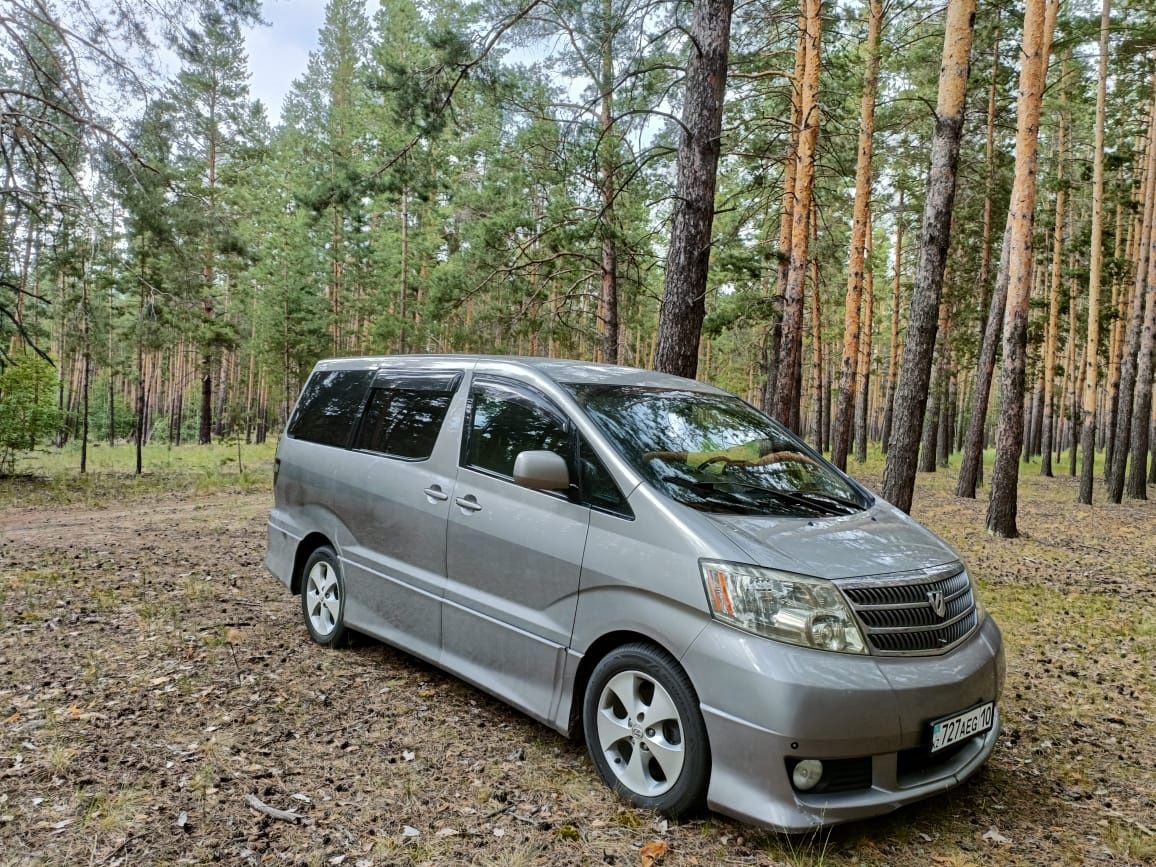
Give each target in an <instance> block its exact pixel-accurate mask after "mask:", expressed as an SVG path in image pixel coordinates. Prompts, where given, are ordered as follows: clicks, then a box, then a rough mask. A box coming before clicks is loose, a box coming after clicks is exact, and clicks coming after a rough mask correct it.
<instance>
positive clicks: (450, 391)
mask: <svg viewBox="0 0 1156 867" xmlns="http://www.w3.org/2000/svg"><path fill="white" fill-rule="evenodd" d="M447 376H448V374H447V372H446V371H441V370H429V369H425V370H404V369H400V368H382V369H379V370H378V371H377V372H376V373H375V374H374V376H373V377H372V378H371V379H370V381H369V387H368V388H367V389H366V390H365V395H364V397H362V399H361V407H360V408H359V409H358V411H357V422H356V423H355V424H354V425H353V431H352V432H351V434H350V437H349V442H348V443H347V444H346V446H345V447H346V448H347V449H348V450H350V451H354V452H357V453H358V454H362V455H372V456H373V457H377V458H387V459H389V460H391V461H405V462H406V463H410V464H420V463H423V462H425V461H428V460H429V459H430V458H431V457H433V454H432V451H431V453H430V455H428V456H427V457H424V458H410V457H406V456H404V455H395V454H390V453H389V452H379V451H376V450H374V449H367V448H358V447H357V444H358V442H360V441H361V430H362V428H363V427H364V425H365V416H366V410H367V409H368V408H369V402H370V401H371V400H372V399H373V393H374V392H375V391H377V390H378V389H381V390H382V391H387V390H390V389H393V388H397V386H395V385H391V384H390V381H391V379H392V380H394V381H396V380H398V379H402V378H404V379H406V380H409V381H410V382H412V381H414V380H419V381H420V380H422V379H429V380H438V379H445V378H447ZM464 376H465V375H464V374H463V373H462V371H460V370H459V371H456V372H455V373H453V374H452V377H450V382H449V385H448V386H447V387H446V388H445V390H444V391H442V389H429V390H430V391H436V392H439V393H443V394H447V395H449V397H450V400H451V402H452V400H453V396H454V395H456V394H457V393H458V389H459V388H460V387H461V384H462V379H463V378H464ZM448 415H449V412H448V409H447V412H446V415H444V416H442V422H441V425H439V426H438V433H437V439H440V438H441V435H442V430H444V428H445V423H446V417H447V416H448ZM435 448H436V439H435Z"/></svg>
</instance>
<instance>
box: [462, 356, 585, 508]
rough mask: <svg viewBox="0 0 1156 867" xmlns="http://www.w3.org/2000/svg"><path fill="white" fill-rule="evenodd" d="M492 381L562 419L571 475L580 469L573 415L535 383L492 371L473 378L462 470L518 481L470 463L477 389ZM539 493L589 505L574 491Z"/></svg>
mask: <svg viewBox="0 0 1156 867" xmlns="http://www.w3.org/2000/svg"><path fill="white" fill-rule="evenodd" d="M489 384H493V385H498V386H501V387H503V388H508V389H510V390H511V391H514V392H517V393H518V394H520V395H521V396H522V397H525V398H526V399H528V400H529V401H530V402H532V403H533V404H534V405H535V406H536V407H538V408H539V409H541V410H542V411H544V412H545V413H546V414H547V415H550V416H551V417H552V418H553V419H554V420H555V421H557V422H559V424H560V425H561V427H562V430H563V431H564V432H565V433H566V437H567V445H566V451H567V452H568V455H569V456H568V457H567V459H566V463H567V464H568V465H569V467H570V474H571V476H573V475H574V474H575V471H576V468H577V467H576V461H575V460H574V449H575V446H576V443H577V439H576V437H575V432H576V428H575V427H574V423H573V422H572V421H571V420H570V417H569V416H568V415H566V413H564V412H563V411H562V410H561V409H559V408H558V406H557V405H556V404H555V403H554V402H553V401H552V400H550V398H549V397H547V396H546V395H545V394H543V393H542V392H541V391H539V390H538V389H536V388H534V387H533V386H532V385H527V384H526V383H524V382H521V381H519V380H516V379H510V378H508V377H505V376H501V375H498V374H490V373H483V374H475V375H474V377H473V379H472V380H471V381H470V393H469V397H468V398H467V400H466V413H465V421H464V423H463V425H462V443H461V450H460V452H459V454H458V466H459V467H461V468H462V469H467V470H470V471H471V472H474V473H481V474H482V475H485V476H489V477H490V478H494V479H501V480H502V481H504V482H509V483H510V484H514V479H513V477H512V476H507V475H505V474H503V473H499V472H495V471H494V470H490V469H487V468H486V467H479V466H476V465H474V464H472V463H470V460H469V456H470V440H471V439H472V438H473V433H474V409H475V392H474V390H475V388H476V387H477V386H486V385H489ZM578 487H580V485H574V484H572V485H571V490H572V491H573V490H574V489H575V488H578ZM539 493H542V494H546V495H547V496H550V497H553V498H555V499H564V500H567V501H568V502H572V503H576V504H577V505H586V504H585V503H583V502H582V501H581V498H580V497H579V498H578V499H575V498H574V497H573V496H572V495H571V494H569V493H565V492H562V491H539Z"/></svg>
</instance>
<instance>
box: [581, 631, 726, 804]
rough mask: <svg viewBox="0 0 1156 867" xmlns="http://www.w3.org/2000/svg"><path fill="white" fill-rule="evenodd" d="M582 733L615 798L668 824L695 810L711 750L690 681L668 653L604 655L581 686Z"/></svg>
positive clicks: (633, 648) (647, 650)
mask: <svg viewBox="0 0 1156 867" xmlns="http://www.w3.org/2000/svg"><path fill="white" fill-rule="evenodd" d="M582 729H583V733H584V734H585V736H586V747H587V749H588V750H589V751H590V758H591V759H592V760H593V762H594V767H595V768H597V769H598V774H599V776H601V777H602V780H603V782H605V783H606V785H607V786H609V787H610V788H611V789H613V790H614V792H615V793H616V794H617V795H618V796H619V797H621V798H623V799H624V800H626V801H629V802H630V803H632V804H634V805H635V806H636V807H641V808H642V809H645V810H656V811H658V812H659V813H662V814H663V815H664V816H669V817H670V818H672V819H678V818H681V817H683V816H685V815H687V814H688V813H692V812H694V811H696V810H699V809H701V807H702V805H703V803H704V801H705V799H706V788H707V784H708V782H709V781H710V743H709V741H708V740H707V734H706V725H705V723H703V719H702V712H701V711H700V710H699V702H698V696H697V695H696V694H695V691H694V687H693V685H692V684H691V682H690V678H689V677H687V675H686V672H685V671H683V670H682V667H681V666H680V665H679V664H678V662H677V661H676V660H675V659H674V657H672V656H671V655H670V654H669V653H667V652H666V651H664V650H660V649H659V648H657V647H653V646H652V645H649V644H642V643H637V644H627V645H623V646H622V647H619V648H617V649H615V650H612V651H611V652H610V653H609V654H607V655H606V656H605V657H604V658H603V659H602V660H601V661H600V662H599V663H598V665H596V666H595V667H594V671H592V672H591V674H590V679H589V681H588V682H587V684H586V693H585V696H584V698H583V703H582Z"/></svg>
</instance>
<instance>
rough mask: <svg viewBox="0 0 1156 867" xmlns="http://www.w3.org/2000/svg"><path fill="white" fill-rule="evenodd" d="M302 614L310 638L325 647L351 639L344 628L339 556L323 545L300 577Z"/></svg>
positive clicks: (343, 584)
mask: <svg viewBox="0 0 1156 867" xmlns="http://www.w3.org/2000/svg"><path fill="white" fill-rule="evenodd" d="M301 614H302V616H303V617H304V618H305V628H306V629H307V630H309V637H310V638H312V639H313V640H314V641H315V642H317V643H318V644H320V645H322V646H324V647H340V646H341V645H343V644H344V643H345V642H346V641H347V640H348V639H349V630H348V629H346V628H345V578H344V577H343V576H342V574H341V563H340V561H338V559H337V552H336V551H334V550H333V549H332V548H330V547H329V546H328V545H322V546H321V547H320V548H318V549H317V550H316V551H314V552H313V553H312V554H310V555H309V559H308V560H306V561H305V568H304V569H303V570H302V574H301Z"/></svg>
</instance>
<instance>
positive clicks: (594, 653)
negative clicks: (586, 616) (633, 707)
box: [566, 629, 697, 738]
mask: <svg viewBox="0 0 1156 867" xmlns="http://www.w3.org/2000/svg"><path fill="white" fill-rule="evenodd" d="M627 644H649V645H651V646H652V647H655V648H657V649H659V650H661V651H663V652H664V653H666V654H668V655H669V656H670V658H671V659H673V660H674V661H675V663H676V664H677V665H678V666H679V667H680V668H682V663H680V662H679V661H678V656H677V655H675V654H674V653H673V652H672V651H671V649H670V648H669V647H666V646H664V645H663V643H662V642H661V641H659V640H657V639H656V638H654V637H653V636H651V635H646V634H645V633H642V632H635V631H633V630H629V629H618V630H615V631H613V632H607V633H606V634H605V635H600V636H599V637H598V638H596V639H594V641H593V642H591V643H590V646H589V647H588V648H586V653H585V654H583V656H582V659H580V660H579V662H578V668H577V670H576V671H575V672H574V683H573V686H572V687H571V689H570V713H569V715H568V717H567V726H566V735H567V737H571V738H573V737H580V736H581V735H582V704H583V702H584V700H585V696H586V684H587V683H589V682H590V675H591V673H592V672H593V671H594V668H595V666H597V665H598V663H599V662H601V661H602V660H603V659H605V658H606V656H607V655H608V654H609V653H611V652H612V651H614V650H616V649H617V648H619V647H623V646H625V645H627ZM683 671H684V672H685V671H686V669H685V668H683ZM686 676H687V679H688V680H689V679H690V673H689V672H687V675H686ZM692 686H693V683H692ZM696 695H697V690H696Z"/></svg>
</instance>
